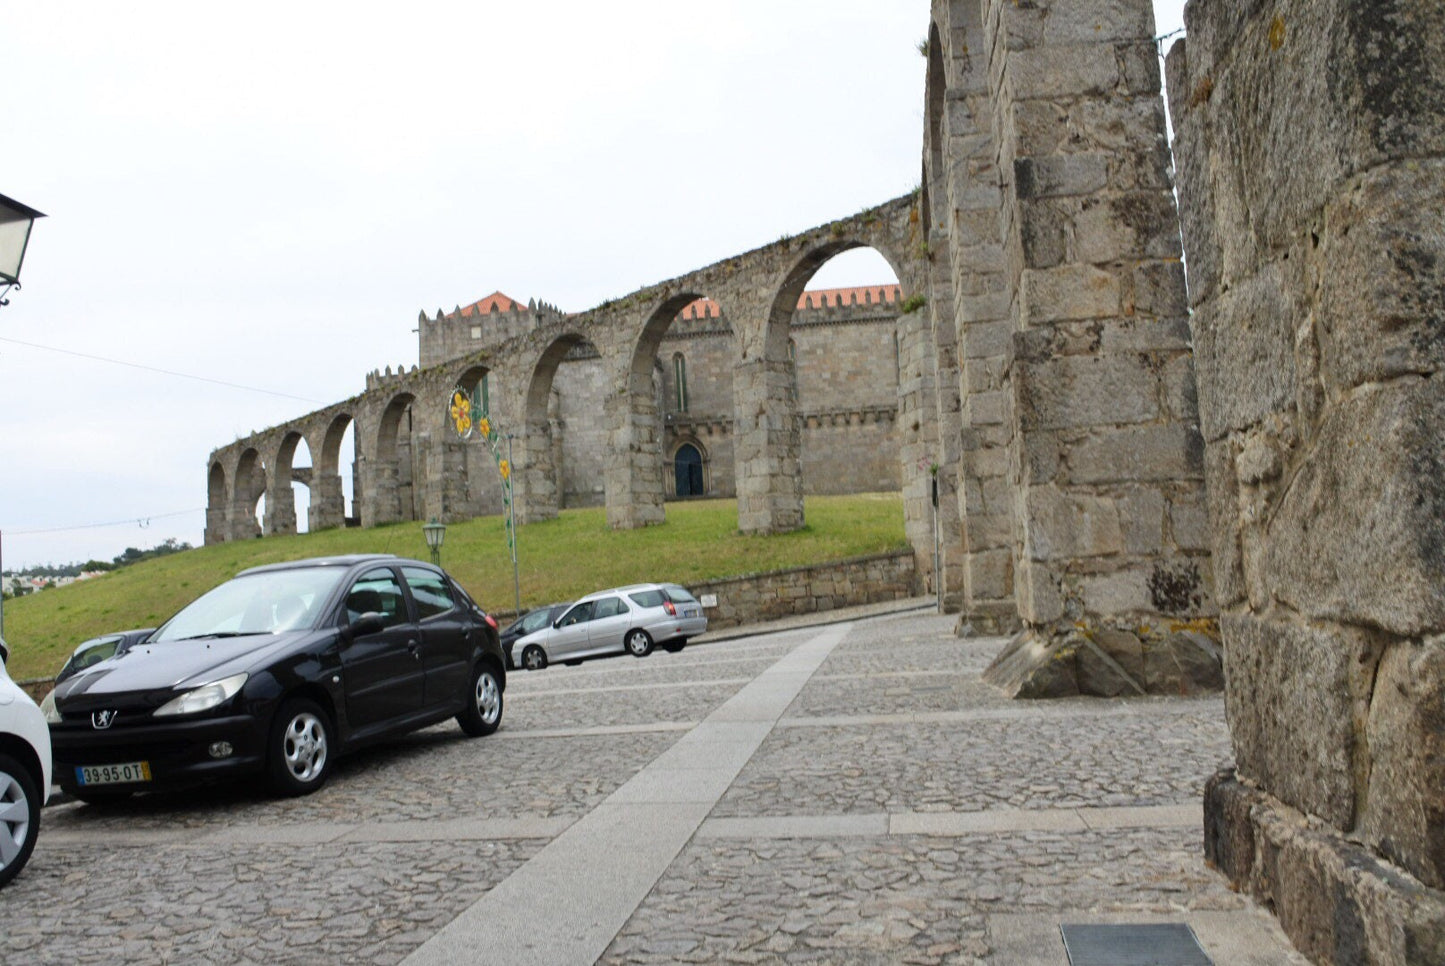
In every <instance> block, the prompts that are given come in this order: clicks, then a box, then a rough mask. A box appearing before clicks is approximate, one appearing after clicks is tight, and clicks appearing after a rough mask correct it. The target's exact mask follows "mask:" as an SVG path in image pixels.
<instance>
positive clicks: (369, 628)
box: [346, 610, 386, 640]
mask: <svg viewBox="0 0 1445 966" xmlns="http://www.w3.org/2000/svg"><path fill="white" fill-rule="evenodd" d="M385 629H386V618H385V617H383V616H382V615H380V614H378V613H377V612H376V611H374V610H369V611H367V612H366V613H365V614H362V615H361V616H360V617H358V618H357V619H356V620H354V621H352V622H351V625H350V626H349V627H347V628H346V630H347V631H348V633H350V635H351V637H352V639H353V640H354V639H356V638H358V637H365V636H366V635H368V634H375V633H377V632H378V631H382V630H385Z"/></svg>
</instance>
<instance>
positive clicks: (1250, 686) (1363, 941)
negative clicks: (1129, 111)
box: [1169, 0, 1445, 966]
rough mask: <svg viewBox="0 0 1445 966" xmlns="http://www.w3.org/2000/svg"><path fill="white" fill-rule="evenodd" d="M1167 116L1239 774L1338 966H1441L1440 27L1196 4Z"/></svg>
mask: <svg viewBox="0 0 1445 966" xmlns="http://www.w3.org/2000/svg"><path fill="white" fill-rule="evenodd" d="M1186 23H1187V26H1188V39H1187V41H1184V42H1180V43H1178V44H1176V45H1175V46H1174V48H1173V49H1172V51H1171V53H1170V56H1169V93H1170V104H1171V108H1172V113H1173V117H1174V121H1175V127H1176V131H1177V135H1176V141H1175V159H1176V163H1177V165H1178V169H1179V191H1180V198H1181V205H1182V221H1183V230H1184V242H1185V247H1186V249H1187V251H1188V253H1189V283H1190V298H1191V303H1192V307H1193V318H1192V327H1193V332H1194V340H1195V347H1196V351H1197V362H1198V371H1199V398H1200V415H1201V422H1202V426H1203V432H1204V439H1205V445H1206V451H1205V461H1204V462H1205V468H1206V475H1207V482H1208V488H1209V509H1210V517H1211V525H1210V530H1211V533H1212V544H1213V560H1214V572H1215V575H1216V576H1215V594H1216V598H1217V600H1218V602H1219V604H1220V606H1221V608H1222V612H1223V613H1222V618H1221V628H1222V631H1223V644H1224V660H1225V670H1226V674H1227V684H1228V687H1227V704H1228V715H1229V723H1230V733H1231V736H1232V739H1233V743H1234V751H1235V758H1236V763H1237V769H1238V770H1237V773H1227V774H1224V775H1221V776H1219V777H1218V778H1216V780H1215V781H1213V782H1212V783H1211V784H1210V787H1209V789H1208V791H1207V794H1206V801H1205V809H1206V849H1207V851H1208V854H1209V856H1210V858H1211V859H1212V860H1213V861H1214V862H1215V863H1217V864H1218V866H1219V867H1220V869H1221V871H1223V872H1224V873H1225V874H1226V875H1228V876H1229V877H1230V878H1231V879H1232V880H1233V881H1234V882H1235V883H1237V884H1238V885H1239V886H1240V887H1242V888H1244V889H1246V890H1248V891H1250V892H1252V893H1253V894H1255V895H1256V896H1258V897H1259V898H1260V899H1261V900H1263V901H1264V902H1266V903H1267V904H1268V905H1269V906H1270V907H1271V908H1272V909H1274V910H1275V912H1276V913H1277V914H1278V915H1279V917H1280V921H1281V923H1282V924H1283V925H1284V927H1285V929H1286V931H1287V932H1288V933H1289V934H1290V936H1291V938H1292V939H1293V940H1294V942H1295V943H1296V944H1297V945H1298V946H1299V947H1300V949H1301V950H1303V951H1304V952H1305V953H1306V954H1308V955H1309V956H1310V957H1311V958H1312V959H1314V960H1315V961H1316V962H1320V963H1331V964H1341V966H1343V964H1358V963H1391V964H1396V963H1411V964H1422V966H1423V964H1426V963H1432V964H1439V963H1442V962H1445V892H1442V891H1441V890H1442V888H1445V385H1442V377H1441V375H1440V369H1441V362H1442V359H1445V4H1442V3H1440V2H1439V0H1260V2H1255V3H1249V4H1240V3H1237V2H1235V0H1192V2H1191V3H1190V4H1189V6H1188V7H1187V9H1186Z"/></svg>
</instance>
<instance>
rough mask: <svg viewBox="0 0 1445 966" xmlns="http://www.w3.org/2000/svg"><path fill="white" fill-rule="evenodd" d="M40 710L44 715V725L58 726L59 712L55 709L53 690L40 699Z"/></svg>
mask: <svg viewBox="0 0 1445 966" xmlns="http://www.w3.org/2000/svg"><path fill="white" fill-rule="evenodd" d="M40 710H41V711H42V712H43V713H44V714H45V723H46V724H60V711H59V710H58V709H57V708H56V707H55V689H54V688H51V689H50V690H49V691H47V692H46V693H45V697H43V698H41V699H40Z"/></svg>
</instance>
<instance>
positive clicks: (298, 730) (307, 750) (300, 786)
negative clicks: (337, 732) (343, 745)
mask: <svg viewBox="0 0 1445 966" xmlns="http://www.w3.org/2000/svg"><path fill="white" fill-rule="evenodd" d="M331 757H332V756H331V722H330V719H329V718H327V716H326V712H325V711H323V710H321V706H320V705H318V704H317V703H316V702H314V701H308V700H306V699H305V698H292V699H291V700H290V701H287V702H286V703H285V704H283V705H281V709H280V710H279V711H277V712H276V717H275V719H274V720H273V721H272V722H271V737H270V741H269V743H268V744H267V751H266V767H267V769H268V771H269V772H270V777H271V788H272V789H273V790H274V791H275V792H276V794H278V795H284V796H287V797H291V796H296V795H309V794H311V793H312V792H314V791H316V789H318V788H320V787H321V786H322V785H324V784H326V776H327V775H329V774H331Z"/></svg>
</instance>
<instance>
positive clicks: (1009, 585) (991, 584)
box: [965, 550, 1013, 600]
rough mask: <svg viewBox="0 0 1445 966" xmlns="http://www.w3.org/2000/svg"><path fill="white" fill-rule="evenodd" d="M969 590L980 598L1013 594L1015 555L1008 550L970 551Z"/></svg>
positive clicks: (998, 598)
mask: <svg viewBox="0 0 1445 966" xmlns="http://www.w3.org/2000/svg"><path fill="white" fill-rule="evenodd" d="M965 567H966V568H967V580H968V584H967V586H968V592H969V594H970V595H971V596H972V597H975V598H978V599H980V600H1002V599H1004V598H1006V597H1010V596H1012V595H1013V557H1012V554H1010V553H1009V551H1007V550H987V551H978V552H975V553H970V554H969V555H968V557H967V558H966V563H965Z"/></svg>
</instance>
